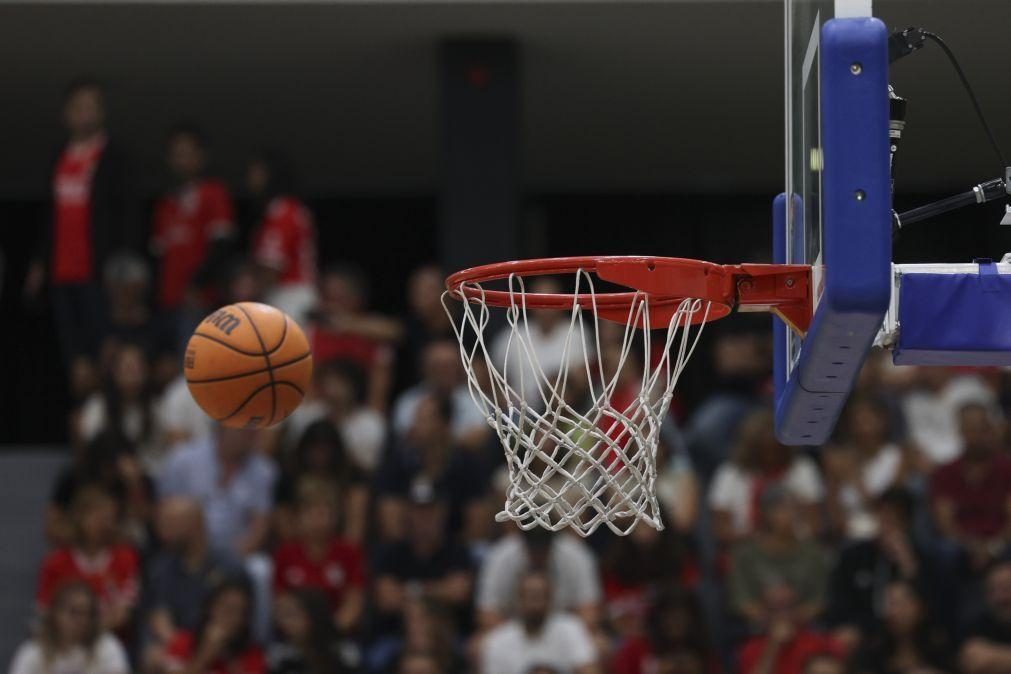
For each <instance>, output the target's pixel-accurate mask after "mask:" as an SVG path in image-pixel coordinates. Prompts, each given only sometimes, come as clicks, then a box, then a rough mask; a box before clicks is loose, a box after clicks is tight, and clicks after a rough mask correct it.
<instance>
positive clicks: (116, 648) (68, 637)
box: [10, 581, 130, 674]
mask: <svg viewBox="0 0 1011 674" xmlns="http://www.w3.org/2000/svg"><path fill="white" fill-rule="evenodd" d="M99 613H100V609H99V605H98V597H97V596H96V595H95V591H94V590H92V589H91V586H90V585H88V584H87V583H85V582H82V581H69V582H66V583H64V584H62V585H60V587H59V588H58V589H57V590H56V593H55V595H54V596H53V603H52V606H51V607H50V610H49V612H48V613H47V614H46V616H45V617H44V618H43V620H42V624H41V625H40V629H39V633H38V635H37V636H36V637H35V638H34V639H31V640H30V641H28V642H26V643H24V644H22V645H21V647H20V648H19V649H18V650H17V652H16V653H15V654H14V660H13V662H12V663H11V668H10V674H51V673H63V672H77V673H79V674H128V673H129V672H130V664H129V663H128V662H127V659H126V652H125V651H124V650H123V646H122V645H120V643H119V641H118V640H117V639H116V637H114V636H112V635H111V634H109V633H107V632H105V631H104V629H103V627H102V620H101V617H100V615H99Z"/></svg>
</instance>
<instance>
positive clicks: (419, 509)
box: [375, 482, 473, 635]
mask: <svg viewBox="0 0 1011 674" xmlns="http://www.w3.org/2000/svg"><path fill="white" fill-rule="evenodd" d="M410 502H411V503H410V507H409V508H407V509H406V512H405V517H406V521H407V526H406V532H407V538H406V540H404V541H402V542H399V543H394V544H392V545H389V546H387V547H386V548H385V550H382V551H381V552H380V553H379V555H378V558H377V561H376V564H375V573H376V584H375V606H376V612H377V625H376V631H377V633H378V634H381V635H390V634H394V633H396V632H397V631H398V629H399V627H400V626H401V616H402V615H403V612H404V609H405V607H406V606H407V605H408V603H409V600H410V599H412V598H419V597H422V598H428V599H432V600H435V601H438V602H441V603H443V604H445V605H446V606H447V607H449V608H450V609H451V610H452V611H453V612H454V614H455V615H456V617H457V619H458V620H459V621H460V622H461V623H462V622H464V621H465V619H466V617H467V616H466V613H467V610H468V608H469V605H470V598H471V589H472V587H473V574H472V572H471V568H470V557H469V555H468V554H467V550H466V549H465V548H463V547H462V546H461V545H460V544H459V543H456V542H455V541H454V540H453V539H451V538H449V537H448V536H447V533H446V531H447V527H446V517H447V505H446V500H445V497H444V496H443V495H442V494H441V493H440V492H438V491H437V489H436V488H435V487H434V486H433V485H431V484H426V483H420V482H419V483H416V484H415V485H414V486H413V487H412V489H411V492H410Z"/></svg>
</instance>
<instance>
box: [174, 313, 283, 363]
mask: <svg viewBox="0 0 1011 674" xmlns="http://www.w3.org/2000/svg"><path fill="white" fill-rule="evenodd" d="M235 306H236V308H239V309H240V311H242V313H244V314H246V316H247V317H248V316H249V314H247V313H246V311H245V310H244V309H241V308H240V307H238V305H235ZM250 324H252V319H250ZM197 330H199V328H197ZM253 330H254V331H255V332H256V337H257V339H258V340H259V341H260V346H263V349H264V350H263V351H261V352H260V353H256V352H255V351H246V350H245V349H240V348H239V347H237V346H235V345H233V344H229V343H228V342H226V341H225V340H223V339H218V338H217V337H214V336H212V335H207V334H204V333H202V332H194V333H193V336H194V337H203V338H204V339H209V340H210V341H212V342H217V343H218V344H220V345H221V346H227V347H228V348H229V349H231V350H232V351H235V352H236V353H241V354H242V355H243V356H253V357H256V356H270V355H272V354H274V353H277V351H278V350H279V349H280V348H281V347H282V346H284V338H285V337H286V336H287V335H288V321H287V319H285V321H284V329H283V331H282V332H281V341H280V342H278V343H277V346H275V347H274V348H273V349H271V350H270V351H267V347H266V346H265V345H264V344H263V340H262V339H260V333H259V331H257V330H256V327H255V326H254V327H253Z"/></svg>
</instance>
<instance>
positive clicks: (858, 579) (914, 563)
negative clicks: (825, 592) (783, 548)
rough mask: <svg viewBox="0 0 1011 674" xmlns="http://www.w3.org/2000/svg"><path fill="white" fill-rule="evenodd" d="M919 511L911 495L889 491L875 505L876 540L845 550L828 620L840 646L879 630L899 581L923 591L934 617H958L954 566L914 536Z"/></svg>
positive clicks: (835, 576)
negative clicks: (892, 589) (887, 598)
mask: <svg viewBox="0 0 1011 674" xmlns="http://www.w3.org/2000/svg"><path fill="white" fill-rule="evenodd" d="M915 507H916V502H915V500H914V498H913V496H912V494H910V493H909V492H908V491H906V490H905V489H902V488H898V487H895V488H892V489H889V490H888V491H886V492H885V493H884V494H882V495H881V496H880V497H879V498H878V499H877V501H876V503H875V506H874V519H875V521H876V522H877V532H876V534H875V536H874V538H872V539H868V540H861V541H856V542H854V543H852V544H850V545H848V546H846V547H844V548H843V549H842V550H841V551H840V553H839V557H838V559H837V561H836V564H835V566H834V568H833V569H832V573H831V580H830V583H829V588H830V589H829V607H828V616H827V617H828V622H829V624H831V625H833V626H834V627H835V628H836V637H837V639H839V640H840V641H842V642H844V643H846V644H850V645H853V644H856V643H857V642H858V641H859V640H860V638H861V637H862V636H865V635H870V634H872V633H873V632H874V631H875V629H876V627H875V626H876V624H877V622H878V618H879V617H880V612H879V607H880V606H881V604H882V601H881V600H882V598H883V597H884V596H885V591H886V588H887V587H888V585H889V584H891V583H893V582H898V581H902V582H905V583H908V584H912V585H914V586H916V587H919V588H922V589H921V592H922V593H923V596H925V597H927V598H928V599H929V600H930V606H929V608H930V609H931V611H930V612H931V613H932V614H933V615H937V616H945V615H947V616H954V615H955V607H954V602H953V599H954V597H953V595H954V594H955V588H954V587H953V583H952V577H951V574H950V573H948V569H947V568H946V567H947V566H948V565H946V564H945V563H944V560H943V558H942V557H941V556H940V555H938V553H937V552H936V551H935V550H933V548H932V546H930V545H929V544H925V543H923V542H920V541H918V540H917V539H916V538H915V537H914V536H913V533H912V531H913V526H912V525H913V515H914V509H915Z"/></svg>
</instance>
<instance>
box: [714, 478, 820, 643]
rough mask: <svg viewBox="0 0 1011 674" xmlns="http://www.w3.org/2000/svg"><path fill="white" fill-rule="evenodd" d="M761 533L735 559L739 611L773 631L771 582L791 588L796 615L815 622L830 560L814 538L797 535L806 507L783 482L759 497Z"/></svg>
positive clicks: (732, 587) (732, 586) (732, 581)
mask: <svg viewBox="0 0 1011 674" xmlns="http://www.w3.org/2000/svg"><path fill="white" fill-rule="evenodd" d="M759 509H760V513H759V525H758V530H757V531H756V533H755V535H754V536H753V537H752V538H751V539H749V540H745V541H741V542H740V543H738V544H737V545H736V546H735V547H734V550H733V554H732V556H731V559H730V577H729V580H728V585H729V587H728V591H729V594H730V603H731V606H732V607H733V609H734V611H735V612H736V613H737V614H738V615H740V616H741V617H743V618H745V619H746V620H747V621H748V622H749V623H750V624H751V625H752V626H753V627H755V628H757V629H767V628H769V627H770V625H771V621H772V618H773V616H771V615H770V614H769V613H768V610H769V606H768V604H767V603H766V601H765V595H766V592H767V590H768V589H769V587H770V586H775V585H784V586H786V587H788V588H789V589H790V593H791V596H792V598H793V599H794V605H793V606H792V607H791V618H792V619H793V620H795V621H796V622H797V623H798V624H799V625H809V624H811V622H812V621H813V620H814V619H815V618H816V617H817V616H818V614H820V613H821V610H822V608H823V606H824V604H825V589H826V585H827V580H828V560H827V557H826V554H825V552H824V551H823V550H822V549H821V547H820V546H818V544H816V543H814V542H813V541H811V540H810V539H802V538H799V537H798V536H797V522H798V521H799V519H800V517H799V516H800V510H799V508H798V507H797V502H796V499H795V498H794V497H793V496H792V495H791V493H790V492H789V490H787V489H786V488H785V487H784V486H782V485H775V484H774V485H769V486H767V487H766V488H765V490H764V491H763V492H762V494H761V496H760V497H759Z"/></svg>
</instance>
